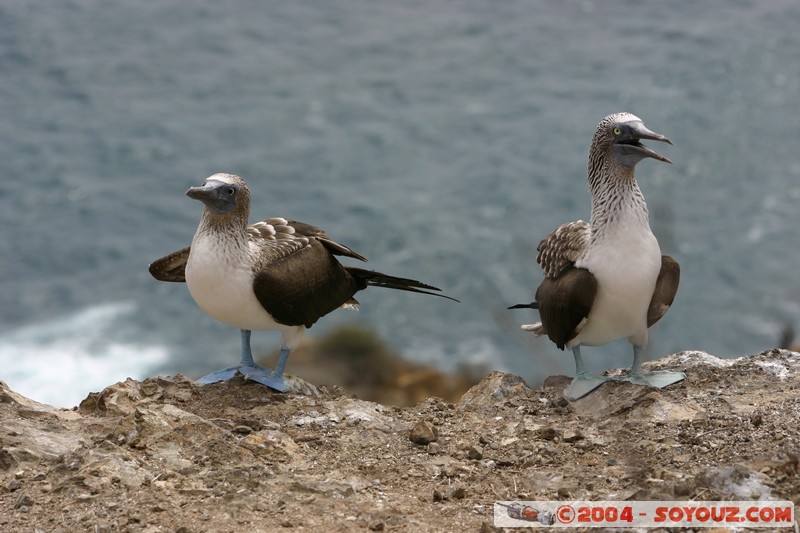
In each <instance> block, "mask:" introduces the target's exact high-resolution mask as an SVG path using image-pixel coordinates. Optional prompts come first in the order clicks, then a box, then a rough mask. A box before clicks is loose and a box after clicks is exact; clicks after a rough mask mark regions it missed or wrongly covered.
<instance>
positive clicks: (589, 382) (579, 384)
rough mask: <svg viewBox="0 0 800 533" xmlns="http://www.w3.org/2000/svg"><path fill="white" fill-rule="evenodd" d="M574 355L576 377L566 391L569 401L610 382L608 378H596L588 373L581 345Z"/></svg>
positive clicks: (573, 350)
mask: <svg viewBox="0 0 800 533" xmlns="http://www.w3.org/2000/svg"><path fill="white" fill-rule="evenodd" d="M572 355H573V357H574V358H575V377H574V378H573V380H572V382H571V383H570V384H569V386H568V387H567V388H566V390H564V396H565V397H566V398H567V399H568V400H577V399H578V398H582V397H584V396H586V395H587V394H589V393H590V392H592V391H593V390H594V389H596V388H597V387H599V386H600V385H602V384H603V383H605V382H606V381H608V378H606V377H602V376H594V375H592V374H590V373H589V372H587V371H586V367H585V366H584V365H583V357H582V356H581V347H580V345H578V346H575V347H574V348H573V349H572Z"/></svg>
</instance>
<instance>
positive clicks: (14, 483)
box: [8, 478, 21, 492]
mask: <svg viewBox="0 0 800 533" xmlns="http://www.w3.org/2000/svg"><path fill="white" fill-rule="evenodd" d="M20 486H21V484H20V482H19V479H17V478H14V479H12V480H11V481H9V482H8V490H9V492H14V491H15V490H19V488H20Z"/></svg>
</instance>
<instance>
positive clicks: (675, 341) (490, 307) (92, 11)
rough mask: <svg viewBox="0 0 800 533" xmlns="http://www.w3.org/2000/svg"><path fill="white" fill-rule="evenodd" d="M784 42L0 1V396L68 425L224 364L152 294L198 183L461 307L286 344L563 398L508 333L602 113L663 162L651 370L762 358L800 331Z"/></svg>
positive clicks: (438, 302)
mask: <svg viewBox="0 0 800 533" xmlns="http://www.w3.org/2000/svg"><path fill="white" fill-rule="evenodd" d="M799 27H800V3H798V2H796V1H795V0H783V1H781V0H775V1H771V0H767V1H765V0H736V1H729V0H724V1H723V0H710V1H706V2H695V1H693V0H674V1H671V2H640V1H633V0H630V1H620V2H593V1H588V0H587V1H573V0H565V1H560V2H549V1H544V0H542V1H536V0H530V1H527V0H526V1H520V0H509V1H504V2H483V1H469V0H465V1H436V0H434V1H416V2H415V1H410V2H373V1H369V0H340V1H331V0H318V1H299V2H260V1H255V0H251V1H234V2H216V1H210V0H200V1H196V2H181V1H178V0H159V1H155V2H121V1H112V2H107V1H100V0H64V1H60V2H44V1H20V2H4V3H3V4H2V5H0V117H2V118H1V119H0V161H2V168H3V176H2V184H1V185H0V228H2V229H1V230H0V231H2V234H0V235H1V237H0V379H2V380H4V381H6V382H7V383H9V385H10V386H11V387H12V388H14V389H15V390H18V391H20V392H22V393H24V394H26V395H28V396H30V397H32V398H34V399H36V400H39V401H44V402H49V403H54V404H56V405H60V406H71V405H75V404H76V403H77V402H79V401H80V400H81V399H82V398H83V397H85V396H86V394H87V393H88V392H89V391H93V390H100V389H102V388H103V387H104V386H106V385H109V384H111V383H113V382H114V381H117V380H120V379H124V378H125V377H127V376H132V377H136V378H143V377H146V376H149V375H155V374H173V373H177V372H183V373H187V374H190V375H198V374H200V373H202V372H207V371H210V370H214V369H217V368H220V367H221V366H223V365H227V364H229V363H231V362H232V361H233V360H234V359H235V358H237V357H238V350H239V334H238V332H237V331H235V330H234V329H232V328H230V327H228V326H224V325H222V324H218V323H216V322H214V321H213V320H212V319H210V318H208V317H207V316H205V315H204V314H203V313H202V311H200V310H199V309H198V308H197V307H196V306H195V304H194V302H193V301H192V300H191V298H190V297H189V295H188V292H187V291H186V288H185V286H182V285H179V284H164V283H159V282H156V281H155V280H153V279H152V278H150V276H149V274H148V273H147V266H148V264H149V263H150V261H152V260H153V259H155V258H157V257H160V256H162V255H164V254H166V253H168V252H171V251H173V250H175V249H177V248H180V247H182V246H185V245H187V244H188V243H189V242H190V240H191V237H192V235H193V233H194V230H195V227H196V224H197V222H198V220H199V217H200V213H201V210H202V209H201V205H200V204H199V203H197V202H194V201H192V200H190V199H188V198H187V197H186V196H184V192H185V190H186V189H187V188H188V187H189V186H191V185H196V184H200V183H201V182H202V180H203V179H204V178H205V177H206V176H208V175H210V174H213V173H216V172H220V171H225V172H233V173H237V174H239V175H241V176H242V177H244V178H245V179H246V180H247V181H248V183H249V185H250V188H251V190H252V194H253V198H254V204H253V208H252V213H251V217H252V220H253V221H255V220H260V219H263V218H267V217H270V216H285V217H289V218H294V219H297V220H302V221H305V222H308V223H312V224H315V225H318V226H321V227H323V228H325V229H326V230H327V231H328V233H329V234H330V235H332V236H333V237H334V238H335V239H337V240H339V241H341V242H343V243H346V244H347V245H349V246H351V247H353V248H354V249H356V250H358V251H359V252H360V253H362V254H364V255H366V256H367V257H368V258H370V262H369V263H368V264H367V267H368V268H372V269H376V270H380V271H383V272H387V273H391V274H395V275H399V276H404V277H413V278H417V279H421V280H423V281H426V282H428V283H431V284H434V285H438V286H440V287H442V288H443V289H445V290H446V292H447V294H449V295H451V296H453V297H455V298H458V299H459V300H461V302H462V303H461V304H460V305H457V304H454V303H452V302H449V301H446V300H443V299H436V298H429V297H422V296H417V295H411V294H406V293H400V292H397V291H386V290H381V289H370V290H368V291H366V292H364V293H361V295H360V296H359V297H358V298H359V300H360V302H361V311H359V312H350V311H345V310H341V311H336V312H334V313H333V314H331V315H329V316H328V317H325V318H323V319H322V320H321V321H320V322H319V323H318V324H317V325H315V326H314V327H313V328H312V329H311V330H310V331H309V332H308V333H307V335H310V336H318V335H320V334H322V333H324V332H325V331H326V330H329V329H330V328H333V327H335V326H337V325H341V324H345V323H354V322H355V323H360V324H363V325H366V326H368V327H371V328H374V329H375V330H377V331H378V332H379V334H380V335H381V336H382V337H384V338H385V339H386V340H387V341H388V342H389V343H390V344H391V345H392V346H393V347H394V348H395V349H397V350H398V351H399V352H401V353H402V354H403V355H404V356H405V357H407V358H409V359H412V360H416V361H421V362H428V363H431V364H435V365H437V366H439V367H441V368H444V369H448V368H452V367H454V366H455V365H458V364H459V363H462V362H469V363H481V364H485V365H487V366H488V367H489V368H497V369H502V370H507V371H512V372H515V373H518V374H520V375H522V376H523V377H525V378H526V379H528V380H529V382H530V383H531V384H536V383H537V382H538V381H540V380H541V379H543V378H544V377H545V376H547V375H549V374H552V373H561V372H572V370H573V368H572V358H571V357H570V355H569V354H568V353H562V352H559V351H558V350H557V349H555V347H553V346H552V345H551V344H550V343H549V342H548V341H546V340H533V339H532V338H530V337H529V336H527V335H526V334H524V333H523V332H521V331H520V330H519V327H518V326H519V324H520V323H525V322H532V321H535V320H536V319H537V316H536V314H535V312H533V311H529V310H527V311H516V312H512V311H507V310H506V309H505V308H506V307H507V306H508V305H510V304H514V303H518V302H521V301H530V299H531V297H532V295H533V291H534V290H535V288H536V285H537V284H538V283H539V281H540V280H541V277H542V275H541V272H540V270H539V269H538V267H537V265H536V264H535V261H534V259H535V246H536V244H537V243H538V241H539V240H540V239H541V238H543V237H544V236H545V235H547V233H549V232H550V231H551V230H552V229H554V228H555V227H557V226H558V225H559V224H561V223H563V222H567V221H570V220H577V219H579V218H583V219H587V218H588V216H589V197H588V193H587V186H586V153H587V150H588V145H589V141H590V139H591V136H592V133H593V132H594V128H595V126H596V124H597V122H598V121H599V120H600V119H601V118H602V117H603V116H605V115H607V114H609V113H612V112H616V111H622V110H625V111H630V112H632V113H634V114H636V115H638V116H640V117H641V118H643V119H644V120H645V123H646V124H647V125H648V127H650V128H651V129H653V130H655V131H657V132H659V133H663V134H664V135H667V136H668V137H670V138H671V139H672V140H673V142H674V146H666V145H664V146H657V147H656V146H654V148H657V149H658V150H659V151H661V152H662V153H664V154H665V155H667V156H668V157H670V158H671V159H672V160H673V161H674V164H673V165H667V164H663V163H660V162H657V161H654V160H647V161H644V162H642V163H641V164H640V165H639V166H638V168H637V172H638V176H639V182H640V185H641V187H642V189H643V191H644V194H645V196H646V198H647V200H648V203H649V206H650V209H651V224H652V226H653V228H654V231H655V232H656V234H657V235H658V236H659V238H660V241H661V244H662V249H663V250H664V251H665V252H668V253H670V254H672V255H674V256H675V257H676V258H677V259H678V261H679V262H680V264H681V267H682V280H681V288H680V290H679V293H678V297H677V299H676V301H675V304H674V306H673V307H672V309H671V310H670V312H669V313H668V314H667V316H666V317H665V318H664V319H663V320H662V321H661V322H660V323H659V324H658V325H657V326H656V327H655V328H654V331H653V333H652V341H651V345H650V347H649V352H650V354H651V355H652V356H653V357H656V356H660V355H663V354H667V353H672V352H675V351H679V350H683V349H700V350H706V351H709V352H711V353H714V354H716V355H719V356H725V357H733V356H739V355H743V354H747V353H753V352H757V351H760V350H762V349H767V348H772V347H774V346H775V345H776V344H777V342H778V338H779V337H780V334H781V331H782V330H783V328H784V327H785V326H786V325H791V326H794V327H800V268H799V267H798V265H800V240H798V226H799V225H800V214H799V213H800V211H799V210H798V205H799V204H800V157H798V154H799V152H800V60H798V57H799V56H798V52H800V32H798V31H797V28H799ZM278 339H279V335H278V334H277V333H274V332H272V333H270V332H266V333H256V334H254V336H253V345H254V349H255V350H256V351H259V352H267V351H271V350H273V349H275V348H276V347H277V345H278V342H279V340H278ZM584 354H585V356H586V360H587V364H589V365H590V366H591V367H592V369H597V370H602V369H603V368H606V367H609V366H614V367H623V366H627V365H629V364H630V359H631V350H630V348H629V346H628V345H627V344H626V343H625V342H624V341H623V342H617V343H614V344H611V345H609V346H607V347H603V348H593V349H589V348H587V349H586V350H584ZM288 370H289V371H290V372H291V359H290V361H289V368H288Z"/></svg>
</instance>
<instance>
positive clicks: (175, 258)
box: [149, 246, 190, 283]
mask: <svg viewBox="0 0 800 533" xmlns="http://www.w3.org/2000/svg"><path fill="white" fill-rule="evenodd" d="M189 249H190V247H189V246H187V247H186V248H181V249H180V250H178V251H177V252H172V253H171V254H169V255H165V256H164V257H160V258H158V259H156V260H155V261H153V262H152V263H151V264H150V268H149V270H150V275H152V276H153V277H154V278H156V279H157V280H159V281H172V282H175V283H184V282H186V274H185V271H186V261H187V260H188V259H189Z"/></svg>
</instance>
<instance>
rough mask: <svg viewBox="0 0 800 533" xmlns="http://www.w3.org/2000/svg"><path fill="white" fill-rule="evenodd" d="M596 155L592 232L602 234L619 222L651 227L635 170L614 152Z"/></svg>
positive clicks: (592, 177)
mask: <svg viewBox="0 0 800 533" xmlns="http://www.w3.org/2000/svg"><path fill="white" fill-rule="evenodd" d="M592 155H593V154H590V157H589V192H590V193H591V198H592V219H591V225H592V232H593V233H596V234H598V235H602V233H603V230H604V229H605V228H606V227H607V226H613V225H616V224H636V225H641V226H644V227H648V228H649V222H648V213H647V204H646V203H645V200H644V195H642V191H641V189H639V184H638V183H636V175H635V173H634V169H632V168H629V167H626V166H624V165H620V164H619V163H617V161H616V160H615V159H614V157H613V156H611V155H610V154H609V155H608V156H607V157H603V158H596V160H594V159H593V158H592ZM593 163H594V164H593Z"/></svg>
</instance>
